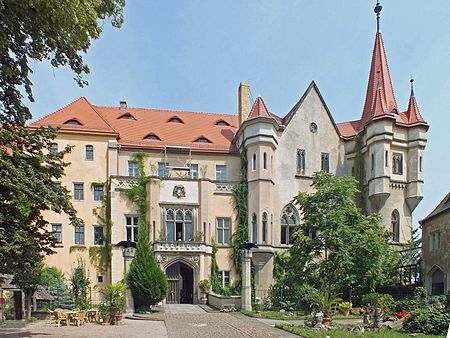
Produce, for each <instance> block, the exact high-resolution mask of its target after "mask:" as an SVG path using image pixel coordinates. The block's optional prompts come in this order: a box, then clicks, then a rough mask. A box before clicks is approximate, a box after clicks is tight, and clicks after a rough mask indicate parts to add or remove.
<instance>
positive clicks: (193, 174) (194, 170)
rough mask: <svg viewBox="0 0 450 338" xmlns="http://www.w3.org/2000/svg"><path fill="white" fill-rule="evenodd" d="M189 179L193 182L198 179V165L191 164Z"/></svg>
mask: <svg viewBox="0 0 450 338" xmlns="http://www.w3.org/2000/svg"><path fill="white" fill-rule="evenodd" d="M189 177H190V178H192V179H193V180H197V179H198V164H196V163H195V164H194V163H191V164H190V165H189Z"/></svg>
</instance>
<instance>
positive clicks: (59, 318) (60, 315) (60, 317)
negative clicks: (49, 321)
mask: <svg viewBox="0 0 450 338" xmlns="http://www.w3.org/2000/svg"><path fill="white" fill-rule="evenodd" d="M55 314H56V315H55V321H56V325H58V327H60V326H61V323H63V322H64V323H65V324H66V326H67V325H69V321H68V318H67V314H66V313H64V312H63V311H56V310H55Z"/></svg>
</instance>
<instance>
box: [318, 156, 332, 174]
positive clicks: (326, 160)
mask: <svg viewBox="0 0 450 338" xmlns="http://www.w3.org/2000/svg"><path fill="white" fill-rule="evenodd" d="M320 158H321V160H320V163H321V164H320V170H322V171H323V172H326V173H329V172H330V155H329V154H328V153H322V154H321V155H320Z"/></svg>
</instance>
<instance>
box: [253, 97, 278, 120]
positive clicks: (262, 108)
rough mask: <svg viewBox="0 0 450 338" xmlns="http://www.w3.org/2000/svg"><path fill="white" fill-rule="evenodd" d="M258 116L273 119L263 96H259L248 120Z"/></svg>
mask: <svg viewBox="0 0 450 338" xmlns="http://www.w3.org/2000/svg"><path fill="white" fill-rule="evenodd" d="M258 116H265V117H272V115H270V113H269V111H268V110H267V107H266V104H265V103H264V100H263V99H262V97H261V96H258V98H257V99H256V101H255V103H254V104H253V107H252V110H251V111H250V114H249V116H248V118H252V117H258Z"/></svg>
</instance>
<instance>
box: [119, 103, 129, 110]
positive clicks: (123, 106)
mask: <svg viewBox="0 0 450 338" xmlns="http://www.w3.org/2000/svg"><path fill="white" fill-rule="evenodd" d="M119 109H120V110H125V109H127V101H120V106H119Z"/></svg>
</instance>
